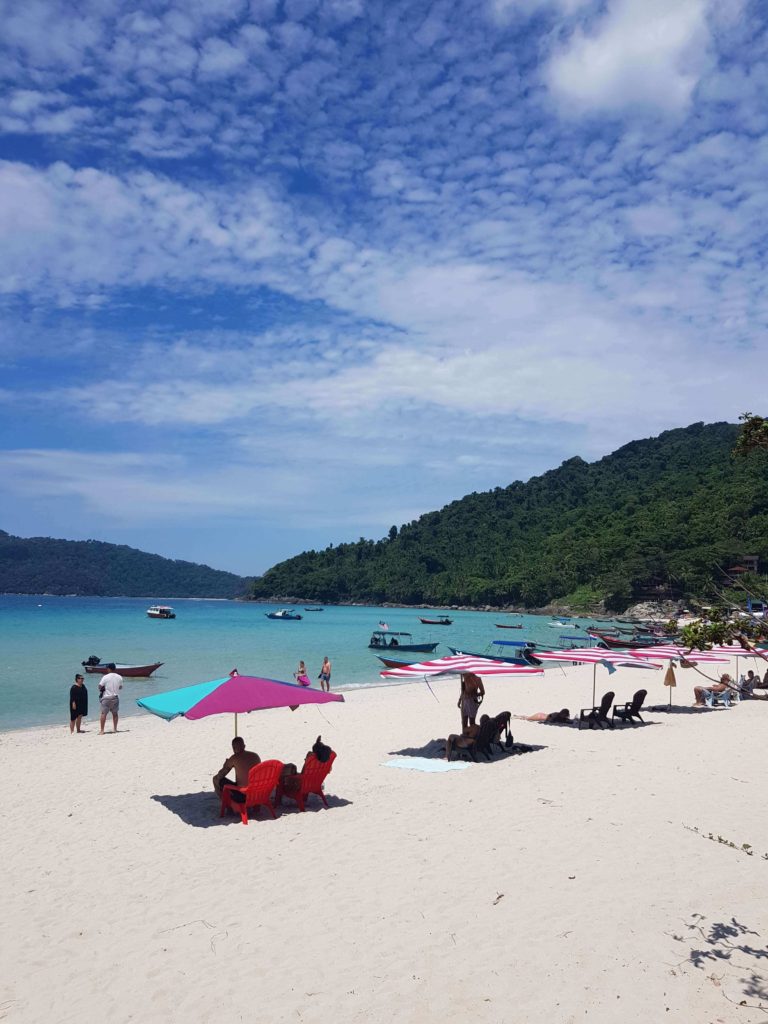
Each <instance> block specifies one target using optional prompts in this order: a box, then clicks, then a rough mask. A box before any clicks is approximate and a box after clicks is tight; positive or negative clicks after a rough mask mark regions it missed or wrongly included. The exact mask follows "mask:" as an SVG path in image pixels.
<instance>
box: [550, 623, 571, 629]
mask: <svg viewBox="0 0 768 1024" xmlns="http://www.w3.org/2000/svg"><path fill="white" fill-rule="evenodd" d="M547 625H548V626H551V628H552V629H578V628H579V627H578V626H577V625H576V623H575V622H548V623H547Z"/></svg>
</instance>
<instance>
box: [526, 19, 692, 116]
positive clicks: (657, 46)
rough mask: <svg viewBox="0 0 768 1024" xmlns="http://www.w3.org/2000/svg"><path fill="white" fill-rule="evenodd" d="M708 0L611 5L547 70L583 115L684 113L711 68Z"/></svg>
mask: <svg viewBox="0 0 768 1024" xmlns="http://www.w3.org/2000/svg"><path fill="white" fill-rule="evenodd" d="M708 4H709V0H675V2H674V3H670V2H669V0H611V2H610V3H609V6H608V10H607V12H606V14H605V15H604V16H603V18H602V19H601V20H600V21H599V22H598V23H597V24H596V25H595V26H593V27H591V28H589V29H584V28H578V29H576V31H575V32H574V33H573V35H572V36H571V37H570V38H569V39H568V41H567V42H566V44H565V46H564V48H563V49H562V50H561V51H560V52H558V53H556V54H555V55H554V56H553V57H552V59H551V61H550V64H549V67H548V69H547V76H546V77H547V81H548V84H549V87H550V89H551V90H552V93H553V94H554V96H555V97H556V98H557V99H559V100H560V101H562V102H564V103H567V104H569V105H571V106H573V107H574V108H576V109H581V110H584V111H603V112H605V111H620V110H624V109H625V108H627V107H646V108H652V109H662V110H667V111H670V112H679V111H681V110H684V109H685V108H686V107H687V106H688V104H689V103H690V100H691V96H692V93H693V90H694V89H695V87H696V85H697V83H698V81H699V78H700V76H701V74H702V72H703V70H704V69H705V67H706V66H707V63H708V60H709V53H708V49H709V46H710V43H711V39H710V33H709V29H708V26H707V8H708Z"/></svg>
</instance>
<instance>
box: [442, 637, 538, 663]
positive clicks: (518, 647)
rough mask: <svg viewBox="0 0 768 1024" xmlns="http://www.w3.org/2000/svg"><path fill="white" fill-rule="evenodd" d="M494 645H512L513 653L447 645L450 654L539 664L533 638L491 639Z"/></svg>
mask: <svg viewBox="0 0 768 1024" xmlns="http://www.w3.org/2000/svg"><path fill="white" fill-rule="evenodd" d="M491 644H492V645H493V646H494V647H502V648H503V647H514V648H515V653H514V654H512V655H511V656H510V654H509V653H508V654H504V653H503V652H502V653H497V652H496V651H492V652H491V653H490V654H489V653H488V651H468V650H467V649H466V647H449V648H448V650H449V651H450V652H451V654H468V655H469V656H470V657H471V658H493V660H494V661H506V662H509V664H510V665H540V664H541V662H540V661H539V660H538V659H537V658H536V656H535V654H534V651H535V649H536V644H535V643H534V641H533V640H491Z"/></svg>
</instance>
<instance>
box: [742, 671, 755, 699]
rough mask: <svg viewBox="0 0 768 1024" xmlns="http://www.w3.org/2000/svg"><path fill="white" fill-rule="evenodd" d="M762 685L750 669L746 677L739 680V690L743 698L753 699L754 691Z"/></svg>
mask: <svg viewBox="0 0 768 1024" xmlns="http://www.w3.org/2000/svg"><path fill="white" fill-rule="evenodd" d="M759 685H760V679H759V678H758V676H756V675H755V673H754V672H753V671H752V669H749V671H748V672H747V674H746V676H742V677H741V679H740V680H739V690H740V691H741V696H742V697H751V696H752V691H753V690H754V688H755V687H756V686H759Z"/></svg>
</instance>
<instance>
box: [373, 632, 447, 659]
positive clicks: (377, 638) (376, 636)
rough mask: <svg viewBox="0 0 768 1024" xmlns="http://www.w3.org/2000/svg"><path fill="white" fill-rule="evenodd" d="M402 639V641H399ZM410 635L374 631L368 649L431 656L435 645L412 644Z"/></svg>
mask: <svg viewBox="0 0 768 1024" xmlns="http://www.w3.org/2000/svg"><path fill="white" fill-rule="evenodd" d="M401 637H402V639H400V638H401ZM412 639H413V637H412V635H411V634H410V633H392V632H391V631H390V630H387V629H374V631H373V633H372V634H371V639H370V640H369V641H368V647H369V648H371V649H372V650H378V649H380V648H381V649H384V650H393V649H397V650H398V651H418V652H419V653H421V654H431V653H432V652H433V651H434V650H435V648H436V647H437V644H436V643H434V644H414V643H411V641H412Z"/></svg>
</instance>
